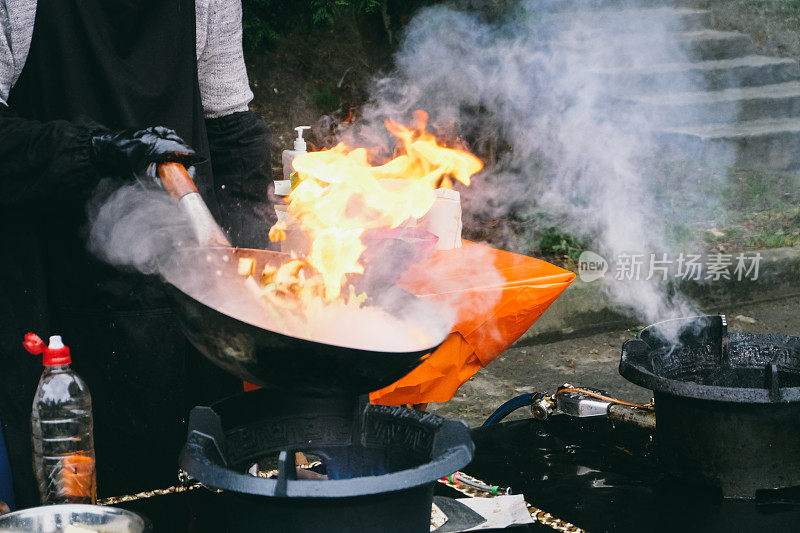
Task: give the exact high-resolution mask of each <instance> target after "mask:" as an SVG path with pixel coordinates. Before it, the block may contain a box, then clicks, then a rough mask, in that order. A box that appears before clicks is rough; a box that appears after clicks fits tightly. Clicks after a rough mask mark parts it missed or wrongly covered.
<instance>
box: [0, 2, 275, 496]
mask: <svg viewBox="0 0 800 533" xmlns="http://www.w3.org/2000/svg"><path fill="white" fill-rule="evenodd" d="M194 25H195V6H194V2H193V0H138V1H134V0H60V1H58V2H39V6H38V9H37V13H36V22H35V25H34V31H33V40H32V43H31V48H30V52H29V54H28V58H27V60H26V63H25V67H24V69H23V71H22V74H21V75H20V78H19V80H18V81H17V83H16V85H15V86H14V88H13V89H12V91H11V94H10V96H9V105H10V109H9V110H4V111H3V112H2V113H0V187H2V198H1V199H0V203H1V204H3V205H2V209H0V224H2V228H3V230H4V231H3V235H4V237H5V241H4V242H3V243H2V245H1V246H0V260H2V265H3V271H4V274H3V280H2V283H0V372H2V373H1V374H0V420H1V421H2V422H3V429H4V433H5V436H6V441H7V444H8V446H9V453H10V459H11V462H12V468H13V470H14V484H15V491H16V493H17V503H18V505H19V506H20V507H24V506H29V505H34V504H37V503H38V495H37V494H36V490H35V486H34V485H33V483H32V471H31V455H30V420H29V417H30V407H31V402H32V400H33V392H34V390H35V386H36V383H37V380H38V376H39V374H40V373H41V365H40V363H39V362H38V361H36V359H34V358H33V357H31V356H30V355H28V354H26V353H25V352H24V351H23V349H22V346H21V340H22V336H23V334H24V333H25V332H27V331H36V332H38V333H40V334H41V335H49V334H61V335H63V337H64V341H65V342H66V344H68V345H69V346H70V348H71V351H72V354H73V367H74V368H75V370H76V371H77V372H78V373H79V374H80V375H81V376H82V377H83V378H84V379H85V380H86V382H87V384H88V386H89V389H90V391H91V393H92V396H93V404H94V416H95V449H96V453H97V469H98V491H99V494H100V495H101V496H103V495H105V496H109V495H117V494H121V493H127V492H131V491H139V490H145V489H153V488H159V487H164V486H168V485H171V484H173V483H175V481H176V472H177V455H178V452H179V450H180V448H181V446H182V443H183V441H184V439H185V418H186V415H187V413H188V409H189V408H191V407H192V406H193V405H196V404H198V403H208V402H209V401H211V400H213V399H216V398H219V397H221V396H223V395H227V394H232V393H235V392H238V391H240V390H241V383H240V382H239V381H238V380H237V379H235V378H233V377H232V376H230V375H228V374H226V373H224V372H223V371H221V370H219V369H217V368H216V367H213V366H212V365H210V364H209V363H208V362H207V361H205V359H203V358H202V357H201V356H200V355H199V354H198V353H197V352H196V351H195V350H194V349H193V348H192V347H191V346H190V345H189V344H188V343H187V342H186V341H185V339H184V337H183V335H182V334H181V333H180V332H179V330H178V329H177V324H176V321H175V318H174V316H173V315H172V312H171V311H170V310H169V309H168V307H167V305H166V299H165V297H164V294H163V292H162V291H161V288H160V284H159V282H158V280H156V279H154V278H152V277H146V276H143V275H141V274H138V273H134V272H121V271H119V270H116V269H114V268H113V267H111V266H109V265H105V264H103V263H101V262H100V261H99V260H98V259H96V258H94V257H92V256H91V255H90V254H89V252H88V251H87V249H86V234H87V224H88V221H87V215H86V204H87V201H88V200H89V199H90V197H91V193H92V190H93V189H94V186H95V185H96V184H97V183H98V182H99V180H100V179H101V178H103V176H99V175H98V174H97V173H96V171H95V170H94V168H93V166H92V165H91V161H90V156H89V139H90V137H91V135H92V134H93V133H96V132H98V131H103V130H105V129H111V130H116V129H123V128H132V127H145V126H152V125H161V126H165V127H168V128H171V129H174V130H176V131H177V133H178V135H180V136H181V137H182V138H183V139H185V140H186V141H188V142H189V143H190V144H191V145H192V146H193V147H194V149H195V150H196V151H197V152H198V153H199V154H201V155H203V156H204V157H206V158H207V159H209V160H208V161H207V162H206V163H203V164H200V165H198V167H197V173H196V176H195V177H196V181H197V185H198V189H199V190H200V192H201V194H202V195H203V196H204V198H205V199H206V201H207V203H208V204H209V207H210V208H211V209H212V212H214V213H215V214H216V215H217V216H218V217H219V216H220V215H225V214H226V213H227V212H231V211H233V210H234V209H237V208H238V209H239V210H240V211H241V210H242V209H244V210H250V211H251V212H253V210H254V207H253V206H254V204H261V203H264V202H265V201H266V185H267V179H266V176H265V175H264V173H263V165H264V157H265V155H266V153H267V149H268V143H269V133H268V131H267V130H266V126H265V125H264V123H263V121H261V120H260V119H258V118H257V117H255V116H254V115H252V114H251V113H249V112H243V113H236V114H234V115H230V116H228V117H222V118H219V119H212V120H208V121H206V120H204V119H203V108H202V103H201V100H200V92H199V88H198V81H197V65H196V58H195V57H196V56H195V26H194ZM207 123H208V128H209V131H211V132H214V133H213V134H212V135H211V138H210V139H209V136H208V135H207V132H206V125H207ZM209 140H210V141H211V142H210V144H211V147H210V146H209ZM237 154H238V155H237ZM259 154H260V158H259ZM212 165H213V169H214V172H215V173H216V178H217V180H218V181H217V182H216V183H215V181H214V178H213V177H212V172H211V170H212ZM223 184H224V185H226V186H225V188H221V185H223ZM262 191H263V192H262ZM220 204H221V205H222V206H224V208H223V209H219V208H218V207H219V206H220ZM260 209H261V210H262V211H266V209H267V207H261V208H260ZM258 218H259V217H258V216H254V215H241V216H238V218H236V219H233V220H231V221H228V220H226V218H225V217H224V216H223V217H222V218H218V219H219V220H221V222H222V225H223V226H224V227H226V229H233V230H234V232H233V233H232V234H231V237H232V240H233V242H234V243H237V241H239V242H240V243H241V239H242V238H243V236H244V237H245V238H246V241H247V242H246V244H250V245H258V244H261V245H262V246H263V245H264V243H265V242H266V225H267V224H268V222H267V221H266V220H258ZM249 224H257V225H264V226H265V228H264V238H263V240H262V241H261V242H257V240H258V238H257V236H256V237H254V236H253V235H245V233H248V232H245V231H244V227H245V226H246V225H249ZM249 233H253V232H249ZM255 233H256V234H257V233H258V232H257V231H256V232H255Z"/></svg>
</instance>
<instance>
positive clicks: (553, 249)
mask: <svg viewBox="0 0 800 533" xmlns="http://www.w3.org/2000/svg"><path fill="white" fill-rule="evenodd" d="M539 249H540V250H541V252H542V253H543V254H545V255H555V256H560V257H565V258H567V259H570V260H571V261H577V260H578V258H579V257H580V255H581V252H583V251H584V250H586V245H585V243H584V242H583V241H581V240H580V239H578V238H576V237H574V236H572V235H569V234H566V233H563V232H562V231H560V230H559V229H558V228H555V227H552V228H548V229H547V230H545V231H544V233H542V235H541V237H540V239H539Z"/></svg>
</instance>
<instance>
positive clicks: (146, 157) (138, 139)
mask: <svg viewBox="0 0 800 533" xmlns="http://www.w3.org/2000/svg"><path fill="white" fill-rule="evenodd" d="M91 153H92V163H93V164H94V166H95V168H97V170H98V171H99V172H100V173H101V174H113V175H119V176H127V175H133V176H136V177H141V176H144V175H145V173H148V174H150V175H151V177H152V166H155V165H157V164H159V163H165V162H168V161H174V162H177V163H182V164H183V165H184V166H185V167H187V168H188V167H191V166H192V165H194V164H196V163H200V162H201V161H203V158H202V157H200V156H199V155H197V153H196V152H195V151H194V150H193V149H192V147H191V146H189V145H188V144H187V143H186V142H185V141H184V140H183V139H181V138H180V137H178V135H177V134H176V133H175V132H174V131H173V130H171V129H169V128H164V127H162V126H155V127H152V128H146V129H143V130H135V129H130V130H123V131H114V132H108V133H102V134H98V135H95V136H94V137H92V151H91ZM148 167H151V168H150V170H151V172H147V171H148Z"/></svg>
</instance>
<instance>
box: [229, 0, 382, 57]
mask: <svg viewBox="0 0 800 533" xmlns="http://www.w3.org/2000/svg"><path fill="white" fill-rule="evenodd" d="M387 1H388V0H310V1H309V2H297V1H296V0H295V1H291V0H242V9H243V10H244V19H243V22H242V27H243V30H244V36H243V39H242V41H243V45H244V49H245V52H246V53H252V52H255V51H257V50H260V49H263V48H269V47H270V46H271V45H272V43H273V42H274V41H275V40H276V39H277V38H278V37H280V36H282V35H285V34H286V33H288V32H290V31H292V30H294V29H296V28H298V27H300V26H309V25H312V24H323V23H328V24H330V23H333V22H335V21H336V20H337V19H338V18H339V17H341V16H343V15H346V14H352V13H369V12H373V11H376V10H379V9H381V8H382V7H383V6H384V5H385V4H386V2H387Z"/></svg>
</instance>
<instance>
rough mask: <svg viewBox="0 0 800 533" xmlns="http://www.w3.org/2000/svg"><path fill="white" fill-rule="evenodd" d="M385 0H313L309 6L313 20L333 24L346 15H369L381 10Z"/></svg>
mask: <svg viewBox="0 0 800 533" xmlns="http://www.w3.org/2000/svg"><path fill="white" fill-rule="evenodd" d="M383 4H385V0H311V1H310V2H309V3H308V5H309V8H310V10H311V18H312V20H313V21H314V22H315V23H317V24H319V23H322V22H327V23H332V22H334V21H335V20H336V19H337V18H338V17H340V16H342V15H343V14H345V13H348V12H350V13H369V12H371V11H375V10H377V9H380V8H381V6H382V5H383Z"/></svg>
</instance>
